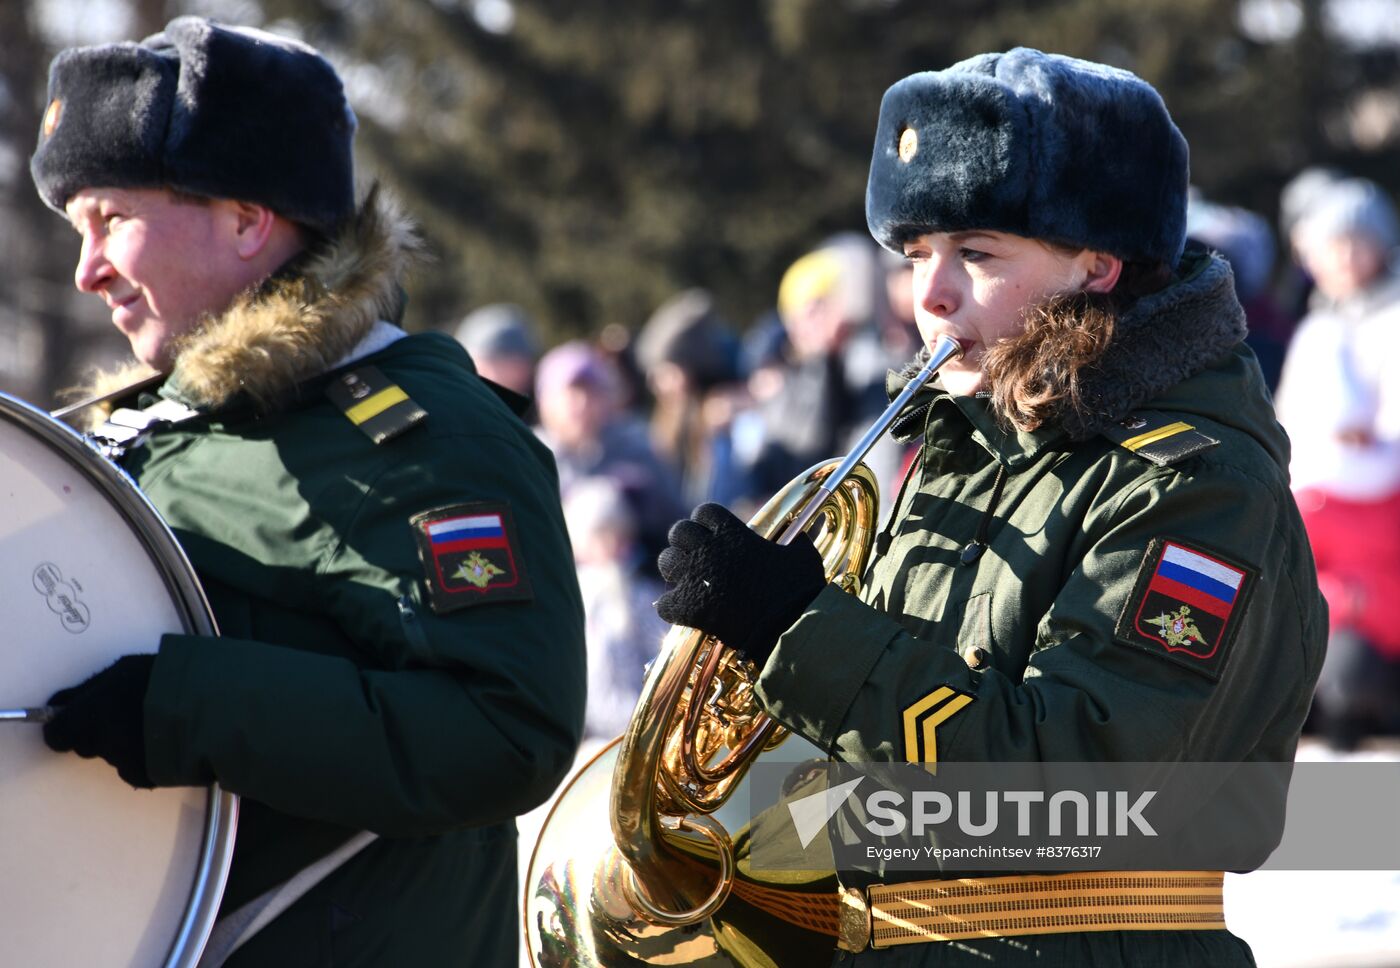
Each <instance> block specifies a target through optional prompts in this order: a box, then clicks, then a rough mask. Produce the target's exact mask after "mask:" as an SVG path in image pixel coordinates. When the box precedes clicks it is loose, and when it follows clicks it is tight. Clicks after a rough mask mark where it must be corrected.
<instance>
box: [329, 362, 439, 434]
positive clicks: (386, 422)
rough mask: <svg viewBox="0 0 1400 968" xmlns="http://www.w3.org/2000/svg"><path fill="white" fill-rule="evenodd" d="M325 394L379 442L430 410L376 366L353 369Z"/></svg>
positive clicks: (340, 377)
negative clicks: (414, 399)
mask: <svg viewBox="0 0 1400 968" xmlns="http://www.w3.org/2000/svg"><path fill="white" fill-rule="evenodd" d="M326 396H327V397H329V398H330V401H331V402H332V403H334V404H335V405H336V406H337V407H339V408H340V411H341V412H342V413H344V414H345V416H346V417H347V418H349V420H350V422H351V423H352V424H354V425H355V426H356V427H359V428H360V430H362V431H364V433H365V436H367V437H369V439H370V440H372V441H374V442H375V443H376V444H382V443H384V441H386V440H388V439H390V438H391V437H397V436H398V435H399V434H401V433H403V432H404V431H405V430H408V429H409V428H410V427H412V426H414V425H415V424H417V423H418V422H419V421H421V420H423V418H425V417H427V416H428V412H427V411H426V410H424V409H423V408H422V407H420V406H418V404H416V403H414V402H413V400H412V399H411V398H410V397H409V395H408V394H407V393H405V392H404V391H403V388H402V387H400V386H399V385H398V384H397V383H394V382H392V381H391V380H390V379H389V378H388V377H386V376H385V375H384V374H383V373H381V372H380V371H379V370H378V369H377V368H376V367H373V366H361V367H356V368H355V369H353V370H350V371H348V372H346V373H344V374H342V375H341V376H339V377H337V378H336V379H335V380H333V381H331V384H330V385H329V386H328V387H327V388H326Z"/></svg>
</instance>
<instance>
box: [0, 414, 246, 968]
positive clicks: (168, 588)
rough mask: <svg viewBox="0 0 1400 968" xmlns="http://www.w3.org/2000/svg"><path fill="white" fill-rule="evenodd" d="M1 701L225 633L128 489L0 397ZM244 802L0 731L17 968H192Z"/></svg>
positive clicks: (2, 837)
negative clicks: (139, 779)
mask: <svg viewBox="0 0 1400 968" xmlns="http://www.w3.org/2000/svg"><path fill="white" fill-rule="evenodd" d="M0 501H3V503H4V507H5V510H4V513H3V514H0V624H2V625H3V627H4V630H5V631H4V633H3V640H2V641H3V645H0V706H4V707H7V708H23V707H37V706H41V705H42V704H43V703H44V701H45V700H46V699H47V698H48V697H49V696H50V695H51V694H53V693H54V692H55V691H57V690H58V689H61V688H63V687H65V686H71V685H73V684H75V683H77V682H80V681H82V680H83V679H84V678H85V677H87V676H89V675H91V674H92V673H94V672H97V671H99V670H101V669H103V668H105V667H106V666H107V665H109V664H110V663H111V662H112V661H114V660H115V659H116V658H117V657H119V656H121V655H124V654H126V653H129V652H140V651H154V650H155V648H156V647H157V644H158V643H159V641H160V637H161V635H162V634H163V633H166V632H186V633H192V634H202V635H212V634H214V621H213V617H212V615H211V614H210V612H209V606H208V604H207V603H206V602H205V600H204V594H203V592H202V591H201V589H200V587H199V583H198V581H197V580H196V578H195V575H194V570H193V569H192V568H191V566H190V563H189V562H188V560H186V558H185V555H184V553H183V552H182V551H181V550H180V546H179V545H178V544H177V543H176V541H175V538H174V536H173V535H171V533H170V530H169V529H168V528H167V527H166V526H165V523H164V522H163V521H162V520H161V518H160V516H159V515H158V514H157V513H156V511H155V509H154V508H152V507H151V505H150V504H149V503H148V502H147V501H146V499H145V498H144V497H143V496H142V494H141V493H140V491H138V490H137V488H136V486H135V484H133V482H132V481H131V479H130V478H129V477H127V476H126V474H124V473H123V472H122V471H121V470H119V469H118V468H117V467H116V466H115V465H113V464H111V463H110V462H109V461H107V460H106V459H105V458H103V457H102V456H100V455H99V454H98V453H97V452H96V451H95V450H94V449H93V448H92V447H91V446H90V445H89V444H88V443H87V442H86V441H85V440H84V439H83V438H82V437H80V436H78V435H77V434H75V433H74V432H73V431H71V430H69V429H68V428H67V427H66V426H64V425H63V424H60V423H58V422H57V421H55V420H53V419H51V418H50V417H49V416H48V415H47V414H45V413H43V412H42V411H39V410H36V409H34V408H33V407H30V406H28V405H27V404H24V403H21V402H20V401H18V400H15V399H14V398H12V397H8V396H6V395H4V394H0ZM236 817H237V799H236V798H235V797H234V796H233V795H232V794H230V793H227V792H224V791H222V790H219V789H218V788H217V787H211V788H207V789H206V788H194V787H172V788H165V789H158V790H134V789H132V788H131V787H129V786H127V785H126V783H124V782H123V781H122V780H121V779H119V778H118V777H117V774H116V771H115V770H113V769H112V768H111V767H110V766H108V765H107V764H106V763H104V762H102V761H101V760H85V759H82V758H80V757H77V756H74V755H73V754H71V753H65V754H58V753H54V752H52V751H51V750H50V749H49V748H48V747H47V746H45V745H44V741H43V737H42V735H41V727H40V726H38V725H35V724H32V723H27V722H21V721H7V722H0V872H3V875H0V937H3V939H4V941H3V944H2V945H0V947H3V948H4V952H5V954H4V958H3V960H4V963H5V964H10V965H35V966H67V965H103V966H131V968H151V966H160V965H163V966H165V968H177V966H181V968H183V966H194V965H195V964H196V963H197V962H198V961H199V956H200V953H201V951H202V950H203V948H204V944H205V942H206V941H207V940H208V938H209V932H210V930H211V929H212V927H213V924H214V917H215V914H216V913H217V911H218V907H219V898H220V896H221V894H222V892H223V886H224V881H225V879H226V877H227V876H228V865H229V862H230V860H231V858H232V854H233V836H234V826H235V823H236Z"/></svg>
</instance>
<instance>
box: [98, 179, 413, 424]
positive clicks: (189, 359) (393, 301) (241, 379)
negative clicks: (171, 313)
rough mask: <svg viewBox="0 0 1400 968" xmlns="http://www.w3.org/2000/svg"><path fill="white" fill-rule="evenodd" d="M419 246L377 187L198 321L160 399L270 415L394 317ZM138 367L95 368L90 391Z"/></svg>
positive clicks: (127, 379)
mask: <svg viewBox="0 0 1400 968" xmlns="http://www.w3.org/2000/svg"><path fill="white" fill-rule="evenodd" d="M419 249H420V243H419V240H418V237H417V235H416V232H415V230H414V227H413V224H412V222H411V221H410V220H409V219H408V218H407V217H406V216H404V215H403V214H402V213H401V212H400V211H399V209H398V206H397V205H396V204H395V203H394V202H393V201H392V200H391V199H390V198H389V197H388V196H387V195H386V194H385V193H383V192H382V191H380V190H379V188H378V187H375V188H372V189H371V190H370V192H369V194H368V195H367V196H366V197H365V200H364V201H363V202H362V203H361V204H360V206H359V208H358V209H357V210H356V212H355V214H354V216H353V217H352V218H350V219H349V220H347V222H346V223H345V225H344V226H343V227H342V228H341V229H340V231H339V232H338V233H336V234H335V235H334V236H333V237H331V238H330V239H327V240H326V241H324V242H322V243H320V244H318V245H315V246H313V247H312V248H310V249H308V250H307V251H306V252H305V253H303V254H302V255H301V256H300V257H298V258H297V259H296V260H294V261H293V262H292V263H291V264H289V265H288V266H287V267H286V268H285V269H284V270H283V271H281V272H279V273H278V274H277V275H275V276H273V277H272V278H270V279H268V280H267V281H266V282H264V283H263V284H262V285H261V286H259V287H258V288H257V289H254V290H250V291H249V292H247V293H244V294H243V295H241V296H239V297H238V298H237V299H235V300H234V302H233V304H232V305H231V306H229V308H228V309H226V310H224V312H222V313H220V314H218V315H215V316H211V317H209V318H208V319H206V320H205V321H203V322H202V323H201V324H200V325H199V326H198V327H197V328H196V329H195V330H194V331H193V332H192V333H191V334H190V335H189V336H187V337H186V338H185V339H184V340H183V341H182V342H181V344H180V345H179V347H178V348H177V350H176V356H175V365H174V367H173V369H172V371H171V374H170V376H169V378H168V379H167V380H166V381H165V385H164V386H163V387H162V388H161V391H160V392H161V395H162V396H165V397H169V398H172V399H175V400H178V401H179V402H181V403H183V404H185V405H186V406H189V407H193V408H194V409H197V410H217V409H219V408H221V407H223V406H226V405H227V404H229V403H231V402H233V400H234V399H235V398H242V399H243V400H246V401H247V402H249V403H251V404H252V405H253V406H254V407H256V408H257V409H258V410H259V411H260V412H262V413H271V412H276V411H277V410H279V409H281V408H282V407H284V406H285V405H286V404H287V403H288V402H290V401H291V400H292V399H293V398H294V396H295V390H296V387H297V385H298V384H300V383H302V382H304V381H306V380H309V379H311V378H313V377H316V376H319V375H320V374H322V373H324V372H326V371H327V370H330V369H332V368H333V367H334V366H336V365H337V364H338V363H339V362H341V361H342V360H344V359H345V358H346V357H347V356H348V355H349V354H350V352H351V351H352V350H353V349H354V348H355V347H356V346H357V345H358V344H359V343H360V341H361V340H363V339H364V338H365V336H366V335H367V334H368V333H369V332H370V330H371V329H372V328H373V327H374V324H375V322H376V321H378V320H381V319H396V318H397V317H398V316H399V314H400V311H401V308H402V303H403V289H402V287H401V283H402V280H403V277H404V275H405V274H406V272H407V271H408V269H409V268H410V267H411V265H412V264H413V263H414V261H415V260H416V257H417V254H418V252H419ZM143 374H145V375H148V376H149V374H150V371H149V370H148V369H146V368H145V367H142V366H141V365H139V364H136V365H133V366H129V367H125V368H122V369H120V370H117V371H115V372H109V373H101V374H98V375H97V377H96V378H95V379H94V380H93V381H92V392H93V394H94V395H97V394H102V393H104V392H111V391H115V390H117V389H119V388H120V387H123V386H129V385H131V384H133V383H135V382H136V381H137V380H139V379H140V378H141V376H142V375H143Z"/></svg>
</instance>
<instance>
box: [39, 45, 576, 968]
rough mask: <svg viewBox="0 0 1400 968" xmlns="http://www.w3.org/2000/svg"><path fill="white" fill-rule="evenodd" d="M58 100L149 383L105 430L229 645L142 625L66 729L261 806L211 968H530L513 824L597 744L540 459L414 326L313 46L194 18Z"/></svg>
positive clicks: (404, 245)
mask: <svg viewBox="0 0 1400 968" xmlns="http://www.w3.org/2000/svg"><path fill="white" fill-rule="evenodd" d="M49 97H50V104H49V108H48V112H47V114H46V117H45V120H44V124H43V130H42V132H41V134H40V141H39V145H38V148H37V151H36V153H35V155H34V157H33V160H32V165H31V168H32V172H33V176H34V180H35V183H36V185H37V187H38V190H39V193H40V194H41V196H42V197H43V199H44V200H45V201H46V202H47V203H48V204H49V205H50V206H51V207H53V208H54V209H55V210H57V211H58V212H60V213H63V214H65V215H66V216H67V218H68V219H69V221H70V222H71V223H72V224H73V227H74V228H75V229H76V230H77V232H78V235H79V237H80V239H81V242H82V252H81V255H80V257H79V260H78V267H77V272H76V283H77V286H78V288H79V289H81V290H82V291H84V292H89V293H93V294H95V295H96V296H98V297H100V298H101V299H103V300H104V301H105V302H106V303H107V304H108V306H109V307H110V308H111V311H112V322H113V323H114V325H116V326H117V327H118V328H119V329H120V330H121V331H122V332H123V333H124V334H125V335H126V336H127V337H128V338H129V340H130V342H131V346H132V349H133V351H134V352H135V354H136V356H137V358H138V359H139V360H140V361H141V363H142V364H143V365H144V367H145V368H147V369H146V372H147V373H149V372H152V371H153V372H154V373H155V376H154V378H153V379H148V380H146V381H144V383H143V385H142V388H141V390H140V392H127V393H121V392H118V393H116V394H115V395H114V397H113V403H114V404H115V409H114V410H112V412H111V413H110V416H108V418H107V422H106V423H105V424H103V425H102V426H101V428H100V429H98V430H97V432H96V436H97V439H98V440H99V441H101V442H103V443H104V444H105V446H107V447H108V449H109V450H110V452H111V453H112V454H113V455H114V456H116V457H117V458H118V459H119V460H120V461H121V463H122V465H123V466H124V467H125V468H126V470H127V471H129V472H130V474H131V475H132V476H133V477H134V478H135V480H136V481H137V482H138V483H139V485H140V486H141V489H142V490H143V491H144V492H145V494H146V495H147V496H148V497H149V498H150V500H151V501H152V502H153V503H154V505H155V506H156V507H157V508H158V509H159V510H160V512H161V513H162V514H163V516H164V517H165V520H166V521H167V522H168V523H169V525H170V527H171V528H172V529H173V531H174V533H175V534H176V536H177V537H178V538H179V540H180V543H181V545H182V546H183V548H184V549H185V551H186V552H187V553H188V555H189V557H190V560H191V562H192V563H193V565H194V567H195V569H196V571H197V572H198V574H199V576H200V579H201V581H202V583H203V586H204V590H205V592H206V593H207V595H208V598H209V602H210V605H211V606H212V608H213V612H214V615H215V617H216V619H217V622H218V625H219V628H220V631H221V633H222V634H221V635H220V636H219V637H206V636H198V635H175V634H171V635H166V636H164V637H163V638H162V639H161V641H159V642H138V641H133V642H132V643H131V652H132V654H131V655H128V656H125V657H123V658H122V659H120V660H118V661H117V662H116V663H115V664H114V665H113V666H111V667H110V668H109V669H107V670H105V671H103V672H100V673H99V674H97V675H95V676H94V677H93V678H91V679H89V680H87V681H85V682H83V683H80V684H77V685H76V686H74V687H73V688H70V689H66V690H63V691H61V692H60V693H58V694H57V695H55V696H54V697H53V699H52V700H51V702H52V703H53V704H54V705H55V706H56V707H57V710H58V711H57V715H56V717H55V718H54V719H53V721H52V722H51V723H49V724H48V725H47V726H46V727H45V739H46V740H47V742H48V743H49V745H51V746H52V747H54V748H55V749H57V750H72V751H75V752H77V753H79V754H80V755H83V756H98V757H101V758H103V759H105V760H107V761H108V762H110V763H111V764H113V765H114V766H115V767H116V768H117V770H118V772H119V773H120V774H121V776H122V777H123V778H124V779H126V780H127V781H128V782H129V783H131V784H132V785H134V786H138V787H152V786H169V785H193V784H206V783H210V782H212V781H217V782H218V783H220V784H221V785H222V786H223V787H224V788H226V789H228V790H230V791H232V792H233V793H236V794H238V795H239V796H240V797H241V798H242V801H241V816H240V822H239V829H238V835H237V841H236V845H235V852H234V858H233V866H232V872H231V874H230V877H229V880H228V883H227V889H226V891H225V893H224V897H223V903H222V908H221V911H220V920H219V922H218V924H217V925H216V927H215V930H214V934H213V937H212V938H211V940H210V944H209V946H208V948H207V949H206V951H205V956H204V961H202V962H201V965H218V964H226V965H229V966H236V965H243V966H258V968H266V966H277V965H287V966H292V965H296V966H307V965H330V964H335V965H343V966H351V965H355V966H380V968H402V966H406V965H473V966H475V965H514V964H515V963H516V958H517V955H516V946H517V942H516V938H517V934H518V930H519V928H518V915H517V913H516V911H517V909H518V898H517V896H516V866H517V861H516V833H515V826H514V817H516V816H517V815H519V814H521V813H523V812H525V811H527V810H529V809H531V808H532V807H534V806H536V805H537V804H539V803H541V802H542V801H544V800H545V799H546V797H547V796H548V795H549V793H550V792H551V791H552V790H553V789H554V787H555V786H556V784H557V783H558V782H559V780H560V779H561V778H562V777H563V775H564V773H565V771H566V770H567V768H568V767H569V765H570V762H571V759H572V757H573V754H574V751H575V748H576V746H577V743H578V740H579V737H580V735H581V732H582V726H583V708H584V696H583V683H584V681H585V674H584V660H583V655H584V651H583V615H582V608H581V604H580V598H579V592H578V586H577V582H576V579H575V576H574V571H573V564H572V556H571V554H570V549H569V544H568V539H567V536H566V532H565V528H564V522H563V516H562V513H561V511H560V507H559V500H558V483H557V478H556V475H555V470H554V464H553V461H552V459H551V457H550V455H549V453H548V451H547V450H546V449H545V448H544V447H543V446H542V445H541V444H539V443H538V442H537V441H536V439H535V437H534V435H533V434H532V433H531V432H530V430H529V429H528V428H527V427H526V426H525V424H523V423H522V422H521V421H520V420H519V419H518V417H517V415H516V414H515V413H514V412H513V410H512V405H513V404H514V403H518V402H519V401H518V400H514V399H513V395H511V394H508V393H505V392H502V391H500V390H499V388H495V387H492V386H489V385H488V384H486V383H485V382H483V381H482V380H481V379H479V378H478V377H477V376H476V374H475V371H474V368H473V365H472V362H471V360H470V358H469V357H468V356H467V354H466V352H465V351H463V350H462V349H461V348H460V346H458V344H457V343H456V342H455V341H453V340H452V339H450V338H448V337H446V336H443V335H440V334H423V335H407V334H406V333H405V332H404V331H403V330H402V329H401V328H400V327H399V326H398V325H396V323H395V320H396V319H397V318H398V316H399V314H400V312H401V309H402V302H403V297H402V290H401V288H400V287H401V282H402V278H403V275H404V272H405V270H406V269H407V268H408V267H409V265H410V264H411V263H412V261H413V257H414V250H415V248H416V242H415V239H414V234H413V231H412V227H411V225H409V224H408V223H407V222H406V221H405V219H404V218H403V217H402V216H401V215H400V214H398V213H397V212H396V211H395V210H394V208H393V206H392V205H390V204H388V203H387V201H386V199H385V198H384V197H383V196H382V195H381V194H380V193H378V192H377V191H374V190H371V191H369V192H368V195H367V197H366V198H364V200H362V201H361V202H359V203H357V202H356V199H355V192H354V183H353V172H352V164H351V141H352V138H353V134H354V130H355V119H354V115H353V114H352V113H351V111H350V108H349V106H348V104H347V102H346V100H345V96H344V93H343V91H342V87H341V83H340V79H339V78H338V77H337V76H336V73H335V71H334V70H333V69H332V68H331V66H330V65H329V63H327V62H326V61H325V60H324V59H323V58H322V57H321V56H320V55H319V54H317V53H316V52H315V51H313V50H312V49H310V48H309V47H306V46H305V45H302V44H299V43H296V42H293V41H288V40H285V39H283V38H279V37H275V36H273V35H270V34H265V33H261V32H257V31H251V30H244V29H239V28H233V27H225V26H221V25H216V24H213V23H210V22H208V21H206V20H202V19H198V18H193V17H182V18H179V19H176V20H174V21H172V22H171V23H170V24H169V25H168V26H167V27H166V29H165V30H164V31H163V32H162V33H160V34H157V35H155V36H153V37H150V38H148V39H146V40H145V41H143V42H141V43H140V44H116V45H108V46H102V47H89V48H76V49H70V50H66V51H64V52H62V53H61V54H59V56H58V57H57V58H56V59H55V61H54V64H53V66H52V69H51V73H50V83H49ZM130 382H131V381H130V379H119V380H117V383H118V384H123V383H127V384H129V383H130ZM99 419H100V418H99ZM153 650H156V651H153Z"/></svg>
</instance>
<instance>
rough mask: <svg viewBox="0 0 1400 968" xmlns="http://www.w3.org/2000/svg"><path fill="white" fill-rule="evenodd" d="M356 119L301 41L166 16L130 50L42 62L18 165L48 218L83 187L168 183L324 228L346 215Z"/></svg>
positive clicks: (327, 69)
mask: <svg viewBox="0 0 1400 968" xmlns="http://www.w3.org/2000/svg"><path fill="white" fill-rule="evenodd" d="M355 127H356V122H355V115H354V112H353V111H352V110H351V109H350V105H349V103H348V102H347V101H346V99H345V92H344V89H343V88H342V86H341V83H340V78H339V77H338V76H337V75H336V72H335V69H334V68H333V67H331V65H330V64H329V63H328V62H327V61H326V60H325V58H323V57H322V56H321V55H320V54H318V53H317V52H316V51H315V50H313V49H312V48H311V47H308V46H307V45H305V44H302V43H299V42H297V41H294V40H290V39H287V38H284V37H279V36H276V35H273V34H269V33H265V32H263V31H258V30H251V29H248V28H242V27H227V26H224V25H221V24H216V23H213V22H211V21H209V20H205V19H203V18H200V17H178V18H176V19H175V20H172V21H171V22H170V23H169V24H167V25H166V28H165V30H164V31H162V32H161V33H158V34H155V35H153V36H151V37H147V38H146V39H145V40H143V41H142V42H141V43H140V44H132V43H124V44H104V45H100V46H95V47H72V48H69V49H67V50H65V51H62V52H61V53H59V55H58V56H57V57H55V58H54V61H53V64H52V65H51V66H50V68H49V106H48V110H47V111H46V112H45V114H44V121H43V126H42V128H41V130H40V132H39V146H38V148H37V149H36V150H35V152H34V157H33V158H32V159H30V163H29V169H30V172H31V174H32V175H33V177H34V184H35V185H36V186H37V187H38V189H39V194H40V196H42V197H43V199H44V201H45V203H46V204H48V205H49V207H51V208H53V209H55V210H57V211H59V212H62V211H63V206H64V205H65V204H66V203H67V202H68V200H69V199H70V198H72V196H73V195H74V194H75V193H76V192H78V191H80V190H81V189H83V188H175V189H179V190H181V191H185V192H190V193H192V194H196V195H208V196H211V197H214V198H232V199H238V200H239V201H246V202H256V203H258V204H261V205H265V206H267V207H268V208H270V209H272V210H273V211H274V212H277V213H278V214H279V215H283V216H285V217H287V218H290V219H292V220H293V221H296V222H300V223H301V224H303V225H307V226H310V227H311V228H314V229H317V230H320V231H323V232H331V231H333V230H334V229H335V227H336V226H337V225H338V224H339V223H340V222H341V221H342V220H343V219H344V218H346V217H347V216H349V215H350V214H351V213H352V212H353V211H354V194H355V192H354V166H353V162H352V160H351V142H352V140H353V139H354V135H355Z"/></svg>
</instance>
